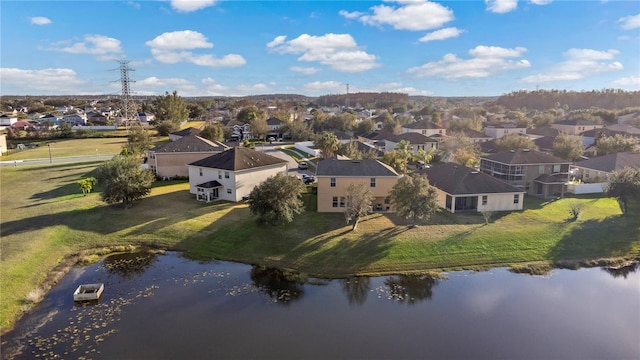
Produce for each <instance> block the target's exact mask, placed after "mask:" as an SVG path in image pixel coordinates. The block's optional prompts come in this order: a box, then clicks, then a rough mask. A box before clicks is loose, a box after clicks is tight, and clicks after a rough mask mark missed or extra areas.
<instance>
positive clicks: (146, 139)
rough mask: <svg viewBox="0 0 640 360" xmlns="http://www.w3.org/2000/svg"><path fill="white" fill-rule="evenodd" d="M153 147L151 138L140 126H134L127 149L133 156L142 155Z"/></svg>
mask: <svg viewBox="0 0 640 360" xmlns="http://www.w3.org/2000/svg"><path fill="white" fill-rule="evenodd" d="M151 146H153V143H152V142H151V136H149V134H148V133H147V131H146V130H145V129H144V128H143V127H142V126H140V125H135V126H132V127H131V129H130V130H129V135H128V136H127V144H126V145H125V147H126V148H127V150H128V151H129V153H131V154H135V155H141V154H144V153H145V152H146V151H147V150H148V149H150V148H151Z"/></svg>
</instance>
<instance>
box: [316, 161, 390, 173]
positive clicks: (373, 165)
mask: <svg viewBox="0 0 640 360" xmlns="http://www.w3.org/2000/svg"><path fill="white" fill-rule="evenodd" d="M316 176H349V177H379V176H394V177H398V176H399V175H398V173H397V172H395V170H393V168H391V167H390V166H389V165H387V164H383V163H382V162H380V161H378V160H374V159H362V160H338V159H336V158H329V159H325V160H322V161H320V162H319V163H318V166H317V167H316Z"/></svg>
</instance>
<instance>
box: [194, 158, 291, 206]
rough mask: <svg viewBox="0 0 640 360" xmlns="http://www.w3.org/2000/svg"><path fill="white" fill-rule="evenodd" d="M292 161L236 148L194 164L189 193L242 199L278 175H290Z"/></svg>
mask: <svg viewBox="0 0 640 360" xmlns="http://www.w3.org/2000/svg"><path fill="white" fill-rule="evenodd" d="M288 164H289V163H288V161H287V160H283V159H280V158H277V157H275V156H271V155H268V154H265V153H262V152H259V151H255V150H252V149H249V148H244V147H234V148H231V149H229V150H226V151H223V152H221V153H218V154H215V155H212V156H209V157H206V158H204V159H202V160H198V161H195V162H193V163H190V164H189V165H188V166H189V192H190V193H191V194H195V195H196V199H198V200H200V201H206V202H209V201H214V200H227V201H234V202H236V201H241V200H243V199H244V198H246V197H248V196H249V194H250V193H251V191H252V190H253V188H254V187H256V186H257V185H259V184H260V183H262V182H263V181H264V180H266V179H267V178H269V177H271V176H275V175H276V174H287V172H288V170H289V168H288Z"/></svg>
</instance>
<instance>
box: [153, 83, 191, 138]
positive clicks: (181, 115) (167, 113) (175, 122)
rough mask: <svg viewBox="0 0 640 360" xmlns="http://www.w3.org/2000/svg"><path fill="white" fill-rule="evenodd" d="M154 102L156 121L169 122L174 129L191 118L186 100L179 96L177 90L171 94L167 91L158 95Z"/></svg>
mask: <svg viewBox="0 0 640 360" xmlns="http://www.w3.org/2000/svg"><path fill="white" fill-rule="evenodd" d="M153 103H154V106H155V109H156V122H157V123H159V124H161V123H163V122H169V123H170V124H171V125H172V128H173V129H178V128H180V125H181V124H182V123H183V122H185V121H187V119H188V118H189V109H188V108H187V105H186V104H185V103H184V100H182V98H181V97H180V96H178V92H177V91H174V92H173V93H171V94H169V92H165V93H164V95H162V96H158V97H156V98H155V100H154V101H153ZM172 131H173V130H172Z"/></svg>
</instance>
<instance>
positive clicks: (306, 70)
mask: <svg viewBox="0 0 640 360" xmlns="http://www.w3.org/2000/svg"><path fill="white" fill-rule="evenodd" d="M289 70H291V71H294V72H299V73H301V74H305V75H313V74H315V73H317V72H319V71H320V69H318V68H314V67H302V66H292V67H290V68H289Z"/></svg>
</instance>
